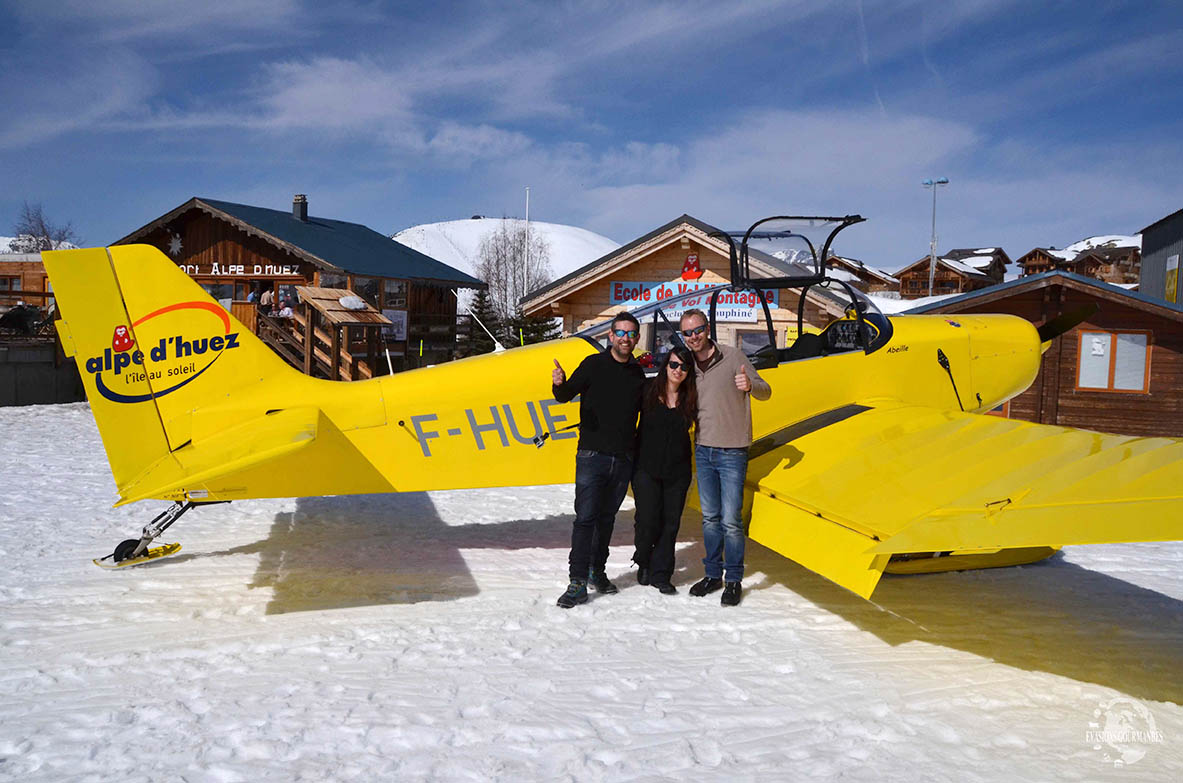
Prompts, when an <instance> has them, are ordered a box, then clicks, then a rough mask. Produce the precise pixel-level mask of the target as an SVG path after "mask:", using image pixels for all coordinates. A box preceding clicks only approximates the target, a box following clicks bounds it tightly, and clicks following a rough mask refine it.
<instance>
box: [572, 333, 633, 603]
mask: <svg viewBox="0 0 1183 783" xmlns="http://www.w3.org/2000/svg"><path fill="white" fill-rule="evenodd" d="M639 333H640V324H638V323H637V319H636V318H634V317H633V316H632V315H631V314H629V313H620V314H618V315H617V316H616V318H614V319H613V321H612V331H611V332H609V334H608V343H609V345H610V348H609V350H607V351H603V352H601V353H597V354H593V355H591V356H589V357H587V358H586V359H584V360H583V361H582V362H580V363H579V367H578V368H576V370H575V372H574V373H572V374H571V379H570V380H568V379H567V374H566V373H565V372H563V368H562V367H561V366H559V362H558V360H557V359H556V360H555V368H554V369H553V370H551V382H552V384H553V391H554V395H555V399H556V400H558V401H559V402H568V401H570V400H572V399H574V397H575V395H577V394H578V395H579V446H578V450H577V451H576V452H575V525H574V529H573V530H572V531H571V555H570V557H568V559H567V562H568V563H569V565H570V578H571V584H570V585H568V587H567V591H566V592H565V593H563V594H562V595H561V596H560V597H559V606H561V607H563V608H564V609H569V608H571V607H572V606H575V605H576V604H582V603H586V602H587V583H588V580H589V579H590V580H591V583H592V587H594V588H595V589H596V591H597V592H599V593H615V592H616V585H614V584H612V583H611V582H609V581H608V576H607V574H605V573H604V566H605V563H606V562H607V561H608V543H609V542H610V541H611V540H612V527H613V525H614V524H615V523H616V512H617V511H618V510H620V504H621V501H623V500H624V495H625V493H626V492H627V491H628V482H629V479H630V478H631V477H632V475H633V442H634V441H635V440H636V435H637V413H638V412H639V411H640V409H641V385H642V384H643V383H644V381H645V374H644V372H643V371H642V370H641V365H639V364H638V363H637V360H636V359H634V358H633V348H635V347H636V345H637V337H638V336H639Z"/></svg>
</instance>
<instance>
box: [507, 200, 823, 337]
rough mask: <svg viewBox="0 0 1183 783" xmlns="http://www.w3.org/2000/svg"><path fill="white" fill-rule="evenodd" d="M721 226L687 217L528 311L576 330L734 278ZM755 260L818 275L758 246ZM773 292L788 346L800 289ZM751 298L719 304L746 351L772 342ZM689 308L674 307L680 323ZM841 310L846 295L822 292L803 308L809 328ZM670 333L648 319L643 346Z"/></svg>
mask: <svg viewBox="0 0 1183 783" xmlns="http://www.w3.org/2000/svg"><path fill="white" fill-rule="evenodd" d="M717 231H718V229H716V228H714V227H713V226H711V225H708V224H706V223H703V222H702V221H701V220H698V219H697V218H694V217H691V216H690V215H682V216H681V217H679V218H677V219H675V220H672V221H670V222H669V223H666V224H665V225H664V226H661V227H659V228H656V229H654V230H653V231H651V232H649V233H648V234H645V235H644V236H642V237H639V238H637V239H634V240H633V241H632V242H629V243H628V244H626V245H624V246H622V247H619V248H617V249H616V250H614V251H612V252H611V253H608V254H607V255H605V256H602V257H601V258H598V259H596V260H595V261H592V262H591V263H589V264H587V265H585V266H583V267H581V268H579V269H576V270H575V271H573V272H571V273H570V274H568V275H566V276H564V277H561V278H559V279H558V280H555V281H554V282H552V283H550V284H548V285H546V286H543V287H542V288H539V289H537V290H535V291H533V292H531V293H530V294H528V295H527V296H526V297H524V298H523V300H522V309H523V311H524V312H525V313H526V315H529V316H536V317H537V316H541V317H551V318H561V319H562V321H563V332H564V334H572V333H574V332H578V331H582V330H584V329H586V328H588V327H591V326H593V325H595V324H600V323H602V322H604V321H606V320H608V319H610V318H611V317H612V316H613V315H615V314H616V313H619V312H621V311H625V310H629V311H631V310H634V309H637V308H639V307H642V306H644V305H647V304H652V303H654V302H656V301H659V300H660V299H661V298H662V297H665V296H667V295H669V294H670V293H683V292H686V291H693V290H698V289H699V288H705V287H709V286H715V285H719V284H720V283H727V282H730V270H731V262H730V255H729V249H728V246H727V245H726V243H724V242H723V241H722V240H720V239H715V238H712V237H710V236H709V235H710V234H711V233H712V232H717ZM750 257H751V269H752V274H753V275H754V276H757V277H781V276H785V275H806V274H811V273H812V271H811V270H807V269H805V268H804V267H800V266H798V265H794V264H787V263H785V262H783V261H780V260H779V259H777V258H774V257H772V256H769V255H766V254H764V253H760V252H758V251H752V253H751V256H750ZM732 296H733V297H735V296H736V295H734V294H733V295H732ZM767 296H768V297H769V298H770V300H771V301H770V303H769V309H770V312H771V315H772V322H773V327H774V329H775V332H776V340H777V347H779V348H784V347H786V345H787V344H791V343H792V342H793V340H795V339H796V337H797V302H798V296H799V292H798V291H794V290H780V291H772V292H769V293H768V294H767ZM704 299H706V297H704ZM751 299H752V301H751V302H746V301H745V302H740V301H736V302H721V304H720V310H719V313H720V315H719V316H718V319H717V320H718V325H719V328H718V337H719V341H720V342H721V343H723V344H726V345H734V346H738V347H743V348H745V350H755V349H757V348H759V347H761V346H763V345H765V344H766V343H767V331H766V326H765V323H764V317H763V307H762V305H761V304H760V303H759V298H757V297H756V296H755V295H754V294H753V295H752V297H751ZM686 307H699V308H701V309H703V310H706V309H707V308H708V307H709V304H708V303H707V302H705V301H704V302H698V303H689V304H687V305H686ZM686 307H681V308H670V310H669V313H671V314H672V315H670V317H671V319H672V320H673V324H674V326H677V318H678V316H679V314H680V312H681V310H682V309H686ZM842 313H843V307H842V300H841V299H839V298H838V297H836V296H834V295H833V294H831V293H829V292H828V291H825V290H824V289H816V288H815V289H811V290H810V292H809V294H808V296H807V298H806V305H805V322H806V324H807V326H809V327H813V328H821V327H822V326H824V325H825V324H827V323H829V322H830V321H831V320H833V319H834V318H838V317H841V316H842ZM671 331H672V330H671V329H670V328H669V327H668V326H667V325H666V324H664V322H659V321H657V320H655V319H644V320H643V321H642V324H641V338H640V341H639V343H638V345H639V346H641V347H642V348H645V349H648V350H650V351H653V352H655V353H660V352H661V351H663V350H668V346H669V339H668V338H669V333H670V332H671ZM786 341H787V343H786Z"/></svg>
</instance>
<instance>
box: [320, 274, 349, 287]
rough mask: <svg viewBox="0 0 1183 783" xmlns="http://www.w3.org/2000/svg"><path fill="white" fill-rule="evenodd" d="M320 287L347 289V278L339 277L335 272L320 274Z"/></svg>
mask: <svg viewBox="0 0 1183 783" xmlns="http://www.w3.org/2000/svg"><path fill="white" fill-rule="evenodd" d="M320 287H321V288H348V287H349V278H348V277H346V276H345V275H339V274H337V273H336V272H321V273H320Z"/></svg>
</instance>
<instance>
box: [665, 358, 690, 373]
mask: <svg viewBox="0 0 1183 783" xmlns="http://www.w3.org/2000/svg"><path fill="white" fill-rule="evenodd" d="M665 366H666V367H669V368H670V369H671V370H681V371H682V372H686V365H684V364H682V363H681V362H675V361H674V360H673V359H670V360H669V361H668V362H666V365H665Z"/></svg>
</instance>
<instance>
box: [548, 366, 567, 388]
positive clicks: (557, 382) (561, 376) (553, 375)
mask: <svg viewBox="0 0 1183 783" xmlns="http://www.w3.org/2000/svg"><path fill="white" fill-rule="evenodd" d="M554 362H555V368H554V369H553V370H551V371H550V382H551V384H553V385H554V386H561V385H562V384H563V383H564V382H566V380H567V373H565V372H563V366H562V365H561V364H559V360H558V359H555V360H554Z"/></svg>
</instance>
